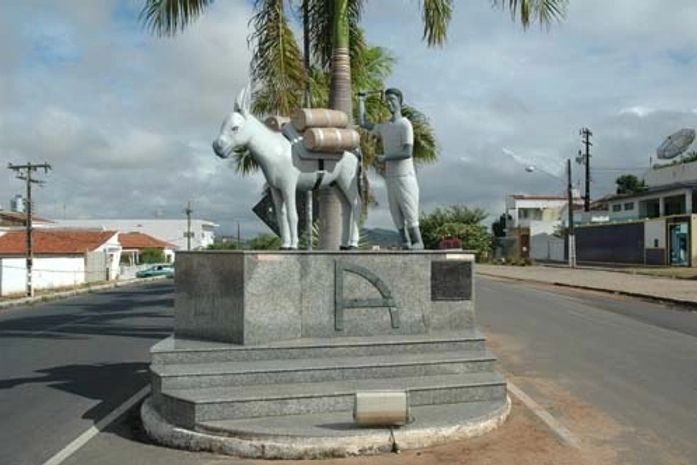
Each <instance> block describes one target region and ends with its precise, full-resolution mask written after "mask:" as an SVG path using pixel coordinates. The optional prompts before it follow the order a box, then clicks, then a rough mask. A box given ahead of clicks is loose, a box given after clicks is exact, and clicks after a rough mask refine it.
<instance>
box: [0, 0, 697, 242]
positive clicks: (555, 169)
mask: <svg viewBox="0 0 697 465" xmlns="http://www.w3.org/2000/svg"><path fill="white" fill-rule="evenodd" d="M248 3H249V2H216V3H214V5H213V7H212V8H211V10H210V12H209V13H208V14H207V15H206V16H205V17H204V18H202V19H201V20H200V21H199V22H197V23H196V24H194V25H193V26H192V27H190V28H189V29H188V30H187V31H186V32H185V33H184V34H182V35H180V36H178V37H176V38H172V39H157V38H154V37H151V36H149V35H148V34H147V33H146V32H144V31H143V30H142V29H141V28H140V26H139V25H138V24H137V23H136V21H135V18H134V16H133V13H134V12H136V13H137V11H138V9H139V8H140V5H141V3H140V1H136V0H132V1H130V2H126V3H124V2H117V1H115V0H114V1H104V2H82V1H79V2H78V1H77V0H75V1H72V0H71V1H62V2H51V3H50V4H48V5H47V3H46V2H44V1H38V0H25V1H23V2H13V4H12V5H10V6H3V10H4V11H3V14H0V39H1V40H0V162H1V163H2V164H4V163H5V162H7V161H12V162H24V161H27V160H32V161H44V160H45V161H48V162H50V163H52V164H53V165H54V171H53V172H52V173H50V174H49V175H47V176H46V178H47V180H48V183H47V185H46V187H45V188H43V189H40V190H38V192H37V205H38V209H39V212H40V213H41V214H43V215H45V216H49V217H50V216H56V217H62V216H63V214H66V215H67V216H71V217H74V216H81V217H110V216H111V217H113V216H118V217H149V216H152V215H154V214H156V213H159V214H162V215H165V216H179V215H181V214H182V208H183V206H184V205H185V203H186V202H187V201H188V200H190V199H192V200H193V201H194V209H195V211H196V215H197V216H201V217H205V218H208V219H211V220H213V221H218V222H220V223H221V224H223V225H224V227H225V228H224V229H225V230H226V231H227V232H229V231H231V230H232V229H233V226H234V225H235V223H237V222H238V221H239V222H241V224H242V230H243V235H249V234H253V233H255V232H257V231H262V230H264V226H262V225H261V224H260V223H259V222H258V221H256V220H255V219H254V218H253V216H252V214H251V212H250V208H251V206H252V205H253V204H254V203H255V202H256V200H257V199H258V197H259V192H260V191H261V188H262V185H263V179H262V177H261V175H255V176H252V177H247V178H243V177H240V176H239V175H237V174H235V173H234V172H233V171H232V169H231V166H230V163H229V162H225V161H222V160H218V159H217V158H215V157H214V156H213V155H212V153H211V150H210V141H211V140H212V139H213V138H214V137H215V135H216V132H217V130H218V127H219V124H220V121H221V120H222V118H223V116H224V115H225V113H226V112H228V111H230V110H231V108H232V102H233V99H234V96H235V95H236V94H237V91H238V90H239V89H240V88H241V87H242V86H244V85H245V83H246V81H247V71H248V65H249V58H250V52H249V50H248V49H247V43H246V38H247V34H248V26H247V22H248V19H249V16H250V14H251V10H250V5H249V4H248ZM418 5H419V2H417V1H414V0H412V1H398V0H390V1H379V2H378V1H372V2H367V8H366V11H365V15H364V23H363V25H364V26H365V29H366V31H367V35H368V38H369V40H370V41H371V42H373V43H375V44H379V45H383V46H385V47H387V48H389V49H391V50H392V51H393V52H394V53H395V55H396V56H397V57H398V59H399V62H398V64H397V66H396V67H395V72H394V75H393V77H392V78H391V79H390V82H389V84H390V85H395V86H398V87H401V88H402V89H403V90H404V92H405V97H406V99H407V101H408V102H409V103H411V104H414V105H415V106H416V107H418V108H420V109H421V110H423V111H424V112H426V113H427V114H428V115H429V117H430V118H431V120H432V122H433V125H434V127H435V128H436V132H437V135H438V138H439V142H440V145H441V147H442V156H441V160H440V162H439V163H438V164H436V165H432V166H427V167H422V168H421V169H420V171H419V175H420V183H421V192H422V199H423V209H424V210H431V209H433V208H435V207H437V206H440V205H447V204H452V203H465V204H467V205H470V206H477V207H482V208H485V209H487V210H488V211H490V212H491V215H492V216H491V219H494V218H495V217H496V216H498V214H499V213H500V211H501V210H502V208H503V201H504V196H505V195H506V194H508V193H515V192H527V193H561V192H562V190H563V183H562V181H560V180H559V179H558V178H557V177H554V176H552V175H550V174H545V173H544V172H543V171H540V170H538V171H537V172H536V173H534V174H526V173H525V171H524V166H523V165H522V164H520V163H519V162H518V161H516V159H514V158H512V157H511V156H510V155H508V154H507V153H506V152H505V151H504V150H503V149H507V150H510V151H512V152H514V153H515V154H517V155H519V156H521V157H523V158H525V159H528V160H532V161H533V162H534V163H535V164H536V165H539V166H541V167H545V169H547V171H551V172H552V173H553V174H557V173H558V175H559V176H561V175H563V172H562V167H563V163H564V160H565V159H566V158H567V157H573V156H575V154H576V152H577V151H578V149H579V148H580V142H579V140H580V138H579V136H578V130H579V128H580V127H582V126H589V127H591V128H592V129H593V131H594V132H595V139H594V142H595V146H594V158H593V165H594V166H595V167H597V168H598V169H597V170H595V171H594V172H593V180H594V182H593V194H594V196H600V195H603V194H605V193H607V192H610V191H611V190H612V189H613V180H614V177H616V176H617V175H619V174H622V173H621V172H620V171H608V169H615V168H622V169H625V168H626V169H627V170H633V171H631V172H635V173H639V174H640V173H641V171H640V170H641V168H642V167H644V166H646V165H647V164H648V156H649V154H650V153H652V152H653V151H654V150H655V147H656V146H657V145H658V144H659V143H660V142H661V140H662V139H663V137H665V136H666V135H667V134H669V133H671V132H673V131H674V130H676V129H679V128H681V127H695V126H697V114H696V113H695V109H696V108H697V102H696V101H695V97H694V96H695V93H694V85H693V83H692V79H691V76H694V75H695V71H697V54H695V53H694V50H696V48H695V46H696V45H697V30H696V29H694V27H693V25H694V24H695V22H696V20H697V4H694V2H692V1H690V0H673V1H671V8H666V6H665V1H662V0H643V1H638V0H618V1H614V2H605V1H601V0H572V2H571V5H570V9H569V14H568V19H567V20H566V21H564V22H563V23H562V24H559V25H554V26H552V28H551V29H550V30H549V31H546V30H544V29H541V28H538V27H532V28H531V29H530V30H528V31H522V29H521V27H520V26H519V25H518V24H515V23H513V22H512V21H511V19H510V17H509V15H508V13H506V12H503V11H499V10H496V9H492V8H491V7H490V2H488V1H486V0H480V1H475V2H456V5H455V15H454V17H453V23H452V27H451V30H450V37H449V41H448V43H447V44H446V45H445V46H444V47H442V48H438V49H427V48H426V47H425V45H424V44H423V43H422V42H421V25H420V19H419V10H418ZM579 168H580V167H579V166H577V165H575V166H574V169H575V170H576V171H577V172H580V169H579ZM577 178H578V176H577ZM0 180H2V181H0V203H6V201H7V200H8V199H9V197H10V196H11V195H12V194H14V193H17V192H21V190H22V183H21V182H20V181H16V180H14V179H13V178H12V176H11V173H10V172H9V171H7V172H6V174H5V177H4V178H2V177H0ZM373 185H374V186H375V189H376V194H377V196H378V200H379V201H380V205H379V206H378V207H376V208H374V209H373V210H371V212H370V216H369V221H368V224H369V225H371V226H387V227H391V221H390V219H389V214H388V212H387V210H386V209H385V205H386V199H385V192H384V186H383V185H382V183H381V182H380V180H378V179H374V180H373ZM64 205H65V207H64Z"/></svg>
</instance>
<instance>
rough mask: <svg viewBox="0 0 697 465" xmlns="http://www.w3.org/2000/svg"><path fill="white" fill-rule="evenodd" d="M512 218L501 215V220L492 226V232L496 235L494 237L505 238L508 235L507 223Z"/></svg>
mask: <svg viewBox="0 0 697 465" xmlns="http://www.w3.org/2000/svg"><path fill="white" fill-rule="evenodd" d="M508 218H510V215H506V214H505V213H501V216H499V219H498V220H496V221H494V222H493V223H492V224H491V232H493V233H494V237H497V238H498V237H504V236H505V235H506V221H507V220H508Z"/></svg>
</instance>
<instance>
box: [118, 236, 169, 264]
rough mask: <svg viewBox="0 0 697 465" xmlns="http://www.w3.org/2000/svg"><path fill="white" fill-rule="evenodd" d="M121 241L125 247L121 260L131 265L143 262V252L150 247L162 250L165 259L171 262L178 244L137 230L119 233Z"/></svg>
mask: <svg viewBox="0 0 697 465" xmlns="http://www.w3.org/2000/svg"><path fill="white" fill-rule="evenodd" d="M119 243H120V244H121V247H122V248H123V251H122V252H121V261H122V263H128V264H130V265H137V264H139V263H140V262H141V254H143V252H145V251H146V250H148V249H150V250H153V249H154V250H158V251H161V252H162V254H163V257H164V261H165V262H167V263H171V262H173V261H174V250H175V249H176V248H177V246H176V245H174V244H172V243H170V242H166V241H163V240H160V239H157V238H156V237H152V236H150V235H148V234H145V233H142V232H136V231H134V232H127V233H119Z"/></svg>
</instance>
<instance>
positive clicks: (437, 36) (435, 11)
mask: <svg viewBox="0 0 697 465" xmlns="http://www.w3.org/2000/svg"><path fill="white" fill-rule="evenodd" d="M452 14H453V2H452V0H423V1H422V3H421V19H422V20H423V25H424V33H423V37H422V39H423V40H425V41H426V43H427V44H428V46H429V47H433V46H436V45H443V43H445V40H446V39H447V37H448V25H449V24H450V18H451V17H452Z"/></svg>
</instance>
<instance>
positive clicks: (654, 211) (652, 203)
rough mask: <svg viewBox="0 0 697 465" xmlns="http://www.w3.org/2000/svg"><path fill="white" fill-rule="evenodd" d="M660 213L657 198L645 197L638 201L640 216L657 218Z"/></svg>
mask: <svg viewBox="0 0 697 465" xmlns="http://www.w3.org/2000/svg"><path fill="white" fill-rule="evenodd" d="M660 215H661V207H660V202H659V200H658V199H647V200H641V201H640V202H639V217H640V218H658V217H659V216H660Z"/></svg>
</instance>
